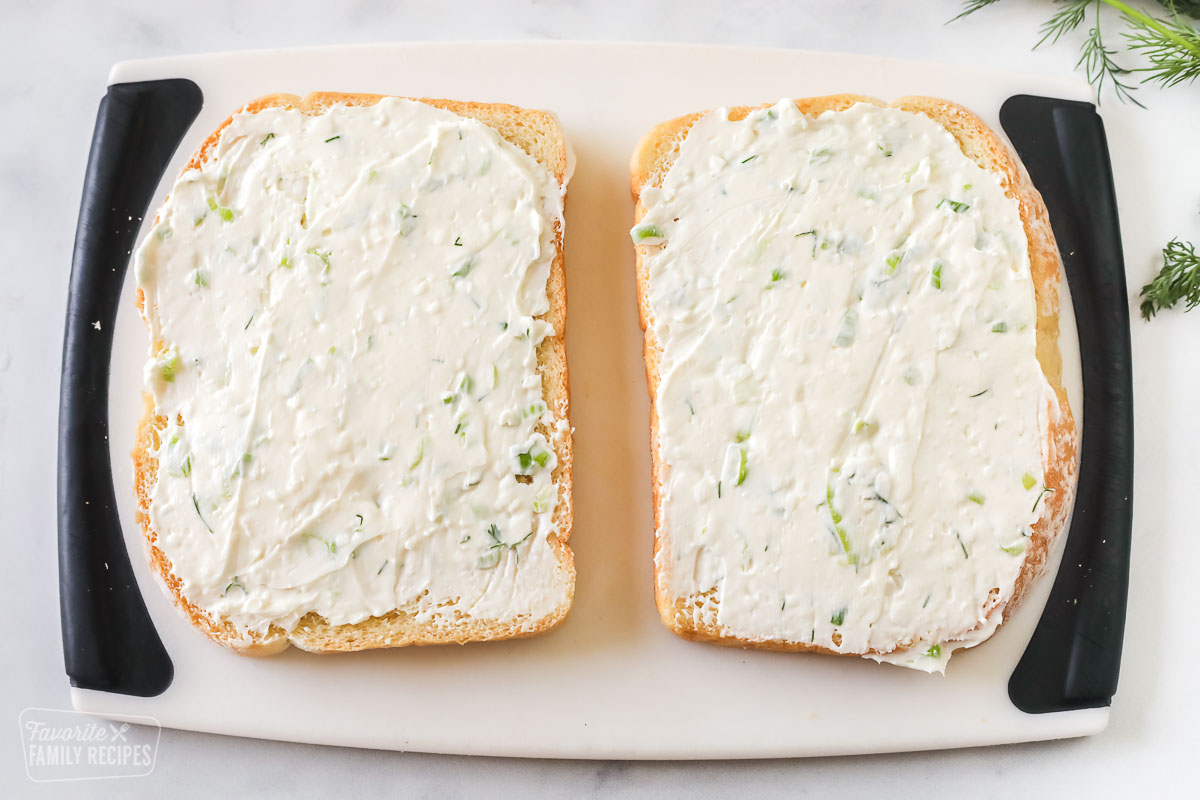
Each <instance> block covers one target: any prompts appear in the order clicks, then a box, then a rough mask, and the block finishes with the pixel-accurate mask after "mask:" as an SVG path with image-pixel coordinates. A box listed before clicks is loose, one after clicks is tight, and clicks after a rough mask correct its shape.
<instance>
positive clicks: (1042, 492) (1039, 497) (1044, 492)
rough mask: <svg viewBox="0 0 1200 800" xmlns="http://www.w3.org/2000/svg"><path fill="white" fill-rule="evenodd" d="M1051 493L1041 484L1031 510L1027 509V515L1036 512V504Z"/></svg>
mask: <svg viewBox="0 0 1200 800" xmlns="http://www.w3.org/2000/svg"><path fill="white" fill-rule="evenodd" d="M1053 491H1054V490H1053V489H1051V488H1050V487H1049V486H1046V485H1045V484H1042V490H1041V491H1040V492H1038V496H1037V499H1036V500H1034V501H1033V508H1031V509H1029V513H1030V514H1032V513H1033V512H1034V511H1037V507H1038V503H1040V502H1042V498H1043V497H1045V496H1046V495H1047V494H1049V493H1052V492H1053Z"/></svg>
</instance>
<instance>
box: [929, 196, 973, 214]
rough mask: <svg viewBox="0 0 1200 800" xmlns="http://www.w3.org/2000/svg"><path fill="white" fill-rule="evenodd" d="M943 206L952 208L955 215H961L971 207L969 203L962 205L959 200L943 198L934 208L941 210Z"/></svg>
mask: <svg viewBox="0 0 1200 800" xmlns="http://www.w3.org/2000/svg"><path fill="white" fill-rule="evenodd" d="M943 204H945V205H948V206H950V208H951V210H953V211H954V213H955V214H961V213H963V212H964V211H966V210H967V209H968V208H970V207H971V206H970V205H968V204H967V203H960V202H959V201H957V200H951V199H950V198H949V197H943V198H942V199H941V200H939V201H938V204H937V205H936V206H934V208H941V207H942V205H943Z"/></svg>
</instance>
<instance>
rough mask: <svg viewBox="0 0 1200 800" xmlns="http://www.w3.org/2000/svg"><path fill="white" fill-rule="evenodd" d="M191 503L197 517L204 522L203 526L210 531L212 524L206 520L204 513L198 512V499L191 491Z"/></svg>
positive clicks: (211, 530)
mask: <svg viewBox="0 0 1200 800" xmlns="http://www.w3.org/2000/svg"><path fill="white" fill-rule="evenodd" d="M192 505H193V506H195V508H196V516H197V517H199V518H200V521H201V522H203V523H204V527H206V528H208V532H209V533H212V532H213V529H212V526H211V525H209V524H208V520H206V519H205V518H204V515H203V514H201V513H200V499H199V498H198V497H196V493H195V492H192Z"/></svg>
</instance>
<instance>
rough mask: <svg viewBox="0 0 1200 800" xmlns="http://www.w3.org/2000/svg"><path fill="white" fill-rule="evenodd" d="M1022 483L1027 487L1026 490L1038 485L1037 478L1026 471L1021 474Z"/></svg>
mask: <svg viewBox="0 0 1200 800" xmlns="http://www.w3.org/2000/svg"><path fill="white" fill-rule="evenodd" d="M1021 485H1022V486H1024V487H1025V491H1029V490H1030V489H1032V488H1033V487H1034V486H1035V485H1037V478H1035V477H1033V475H1031V474H1030V473H1028V472H1026V473H1025V474H1024V475H1022V476H1021Z"/></svg>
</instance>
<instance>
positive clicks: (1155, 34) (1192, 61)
mask: <svg viewBox="0 0 1200 800" xmlns="http://www.w3.org/2000/svg"><path fill="white" fill-rule="evenodd" d="M996 2H998V0H965V2H964V4H963V10H962V12H960V13H959V14H958V16H956V17H954V19H952V20H950V22H954V20H958V19H962V18H963V17H966V16H969V15H971V14H974V13H975V12H976V11H979V10H981V9H984V8H987V7H988V6H990V5H992V4H993V3H996ZM1159 4H1160V5H1162V6H1163V7H1164V8H1165V9H1166V10H1167V11H1168V12H1169V17H1158V16H1155V15H1153V14H1150V13H1147V12H1145V11H1143V10H1141V9H1140V8H1136V7H1134V6H1132V5H1130V4H1129V3H1127V2H1124V0H1055V5H1056V6H1057V10H1056V11H1055V12H1054V14H1053V15H1052V16H1051V17H1050V19H1048V20H1046V22H1045V23H1043V24H1042V26H1041V28H1040V29H1039V32H1040V33H1041V35H1042V38H1041V39H1039V40H1038V42H1037V44H1035V45H1034V48H1035V49H1036V48H1038V47H1041V46H1042V45H1044V44H1051V45H1053V44H1055V43H1057V42H1058V40H1059V39H1061V38H1062V37H1063V36H1064V35H1066V34H1068V33H1070V32H1071V31H1074V30H1076V29H1077V28H1079V27H1080V26H1082V25H1083V24H1084V23H1085V22H1086V21H1087V18H1088V12H1089V11H1092V12H1094V13H1093V18H1094V23H1093V24H1092V26H1091V27H1090V28H1089V29H1088V32H1087V36H1086V37H1085V38H1084V40H1083V44H1082V45H1081V46H1080V51H1079V61H1078V62H1077V63H1076V65H1075V66H1076V68H1077V69H1082V70H1083V71H1084V73H1085V74H1086V75H1087V78H1088V82H1089V83H1091V84H1092V85H1093V86H1095V87H1096V97H1097V101H1099V97H1100V93H1101V91H1102V90H1103V88H1104V84H1105V83H1108V84H1109V86H1111V87H1112V89H1113V93H1114V94H1116V96H1117V97H1118V98H1119V99H1120V100H1122V101H1123V102H1124V101H1127V102H1131V103H1134V104H1136V105H1139V106H1140V105H1141V103H1140V102H1138V101H1137V100H1136V99H1135V98H1134V97H1133V92H1134V91H1135V90H1136V88H1137V87H1136V86H1134V85H1133V84H1131V83H1130V82H1129V76H1133V75H1138V76H1140V82H1141V83H1143V84H1146V83H1157V84H1159V85H1160V86H1162V87H1164V88H1165V87H1169V86H1177V85H1179V84H1181V83H1191V82H1193V81H1196V80H1197V79H1200V28H1197V27H1196V25H1194V24H1193V23H1191V22H1189V21H1188V20H1186V19H1184V18H1183V17H1182V16H1180V14H1181V12H1182V13H1187V14H1189V15H1191V16H1192V17H1196V18H1200V0H1159ZM1102 6H1108V7H1109V8H1112V9H1113V10H1114V11H1116V12H1117V13H1118V14H1120V15H1121V18H1122V19H1123V20H1124V21H1125V23H1126V25H1128V27H1129V29H1128V30H1126V31H1123V32H1122V33H1123V35H1124V37H1125V40H1126V42H1127V44H1128V48H1129V51H1130V52H1131V53H1135V54H1137V55H1140V56H1142V57H1144V58H1145V59H1146V61H1147V62H1148V64H1147V66H1144V67H1132V68H1131V67H1125V66H1123V65H1122V64H1120V63H1119V62H1118V61H1117V59H1116V56H1117V51H1116V50H1114V49H1113V48H1110V47H1108V46H1107V45H1106V44H1105V40H1104V34H1103V31H1102V30H1101V26H1100V10H1101V7H1102Z"/></svg>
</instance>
